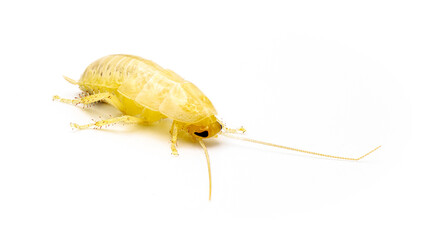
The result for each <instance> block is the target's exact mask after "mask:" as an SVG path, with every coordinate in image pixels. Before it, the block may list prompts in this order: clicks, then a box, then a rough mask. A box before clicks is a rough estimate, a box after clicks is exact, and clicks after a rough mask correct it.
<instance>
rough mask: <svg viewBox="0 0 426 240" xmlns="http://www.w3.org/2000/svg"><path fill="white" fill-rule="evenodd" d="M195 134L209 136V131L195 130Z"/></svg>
mask: <svg viewBox="0 0 426 240" xmlns="http://www.w3.org/2000/svg"><path fill="white" fill-rule="evenodd" d="M194 134H195V135H197V136H200V137H207V136H208V135H209V132H208V131H204V132H194Z"/></svg>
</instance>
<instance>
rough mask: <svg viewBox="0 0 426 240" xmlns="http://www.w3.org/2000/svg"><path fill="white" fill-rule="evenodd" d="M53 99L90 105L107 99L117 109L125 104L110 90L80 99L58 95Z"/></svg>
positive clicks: (120, 108)
mask: <svg viewBox="0 0 426 240" xmlns="http://www.w3.org/2000/svg"><path fill="white" fill-rule="evenodd" d="M53 100H58V101H60V102H63V103H70V104H75V105H77V104H84V105H89V104H92V103H95V102H99V101H105V102H107V103H109V104H111V105H113V106H114V107H116V108H117V109H119V110H120V111H121V110H122V109H123V104H122V103H121V102H120V100H119V99H118V98H117V96H115V95H114V94H113V93H109V92H102V93H96V94H92V95H89V96H85V97H82V98H78V99H66V98H61V97H59V96H58V95H55V96H53Z"/></svg>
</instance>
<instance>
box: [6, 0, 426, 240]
mask: <svg viewBox="0 0 426 240" xmlns="http://www.w3.org/2000/svg"><path fill="white" fill-rule="evenodd" d="M423 2H424V1H371V0H369V1H352V2H351V3H350V2H349V1H276V2H273V1H258V2H254V1H240V2H239V1H214V2H213V1H212V2H205V1H204V2H203V1H155V3H153V1H149V2H148V1H134V2H130V1H114V2H113V1H98V2H92V1H69V2H67V3H65V2H59V1H14V2H13V3H11V1H10V2H9V3H5V2H2V3H1V4H0V24H1V29H0V33H1V38H0V43H1V45H0V50H1V56H0V61H1V63H0V66H1V75H0V76H1V83H2V84H1V87H2V91H1V94H0V100H1V101H0V104H1V112H2V114H1V120H0V121H1V128H2V130H1V139H2V143H1V151H0V154H1V160H0V239H385V238H386V239H392V238H393V239H425V238H426V233H425V225H426V220H425V215H426V207H425V202H426V197H425V195H424V194H425V183H426V177H425V170H426V164H425V160H426V153H425V152H424V151H423V148H424V147H425V145H424V143H425V140H424V135H425V133H426V131H425V120H426V118H425V111H424V109H425V103H426V101H425V100H426V99H425V97H424V92H425V87H424V85H422V84H423V83H424V82H425V77H426V71H425V66H426V57H425V56H426V47H425V43H426V33H425V29H426V28H425V27H426V17H425V12H426V8H425V6H424V5H423ZM113 53H127V54H134V55H139V56H141V57H144V58H147V59H150V60H153V61H155V62H157V63H158V64H160V65H161V66H163V67H165V68H170V69H172V70H174V71H175V72H177V73H178V74H179V75H181V76H183V77H184V78H185V79H187V80H189V81H191V82H193V83H195V84H196V85H197V86H198V87H199V88H200V89H202V91H203V92H204V93H205V94H206V95H207V96H208V97H209V98H210V100H211V101H212V102H213V103H214V105H215V107H216V108H217V110H218V112H219V117H220V118H221V119H223V120H224V121H225V122H226V123H227V124H228V125H229V126H231V127H239V126H240V125H243V126H244V127H245V128H246V129H247V130H248V132H247V136H248V137H251V138H256V139H259V140H265V141H270V142H274V143H278V144H283V145H286V146H292V147H299V148H303V149H307V150H312V151H318V152H325V153H331V154H336V155H343V156H354V157H356V156H359V155H362V154H363V153H365V152H367V151H369V150H370V149H372V148H374V147H375V146H377V145H383V147H382V148H381V149H380V150H379V151H377V152H375V153H374V154H372V155H370V156H368V157H367V158H365V159H362V160H361V161H358V162H354V161H344V160H331V159H324V158H316V157H312V156H306V155H303V154H299V153H295V152H288V151H284V150H280V149H273V148H269V147H264V146H259V145H254V144H250V143H245V142H240V141H237V140H232V139H226V138H225V137H223V136H222V137H219V138H217V139H211V140H208V141H207V143H206V144H207V147H208V149H209V153H210V156H211V162H212V175H213V193H212V201H208V175H207V167H206V163H205V158H204V154H203V152H202V149H201V148H200V147H199V146H198V145H197V144H196V143H192V142H191V141H187V140H181V141H179V153H180V155H179V156H178V157H173V156H172V155H171V153H170V144H169V134H168V131H169V127H170V122H169V121H162V122H160V123H159V124H156V125H155V126H151V127H143V126H132V125H125V126H123V125H116V126H113V127H110V128H108V129H106V130H84V131H75V130H74V131H73V130H72V129H71V128H70V126H69V122H77V123H88V122H91V119H99V118H108V117H110V115H111V116H118V115H119V114H120V113H119V112H117V111H116V110H114V109H113V108H111V107H109V106H106V105H99V106H94V107H91V108H88V109H82V108H80V107H75V106H72V105H67V104H63V103H59V102H52V96H53V95H55V94H58V95H60V96H62V97H68V98H73V97H75V96H77V95H78V93H79V90H78V88H77V87H76V86H73V85H70V84H69V83H67V82H66V81H65V80H63V78H62V75H67V76H69V77H71V78H74V79H78V78H79V76H80V75H81V74H82V72H83V71H84V69H85V67H86V66H87V65H88V64H90V63H91V62H92V61H94V60H96V59H98V58H100V57H102V56H105V55H108V54H113Z"/></svg>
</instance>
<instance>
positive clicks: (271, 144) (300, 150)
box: [222, 132, 381, 160]
mask: <svg viewBox="0 0 426 240" xmlns="http://www.w3.org/2000/svg"><path fill="white" fill-rule="evenodd" d="M222 135H224V136H226V137H229V138H234V139H238V140H243V141H247V142H252V143H258V144H263V145H267V146H271V147H277V148H283V149H287V150H291V151H296V152H301V153H306V154H311V155H317V156H321V157H327V158H336V159H345V160H360V159H362V158H364V157H366V156H367V155H369V154H370V153H372V152H374V151H376V150H377V149H379V148H380V147H381V146H378V147H376V148H375V149H373V150H371V151H369V152H368V153H366V154H364V155H362V156H361V157H359V158H349V157H339V156H333V155H328V154H323V153H316V152H311V151H306V150H302V149H297V148H292V147H286V146H281V145H277V144H273V143H268V142H262V141H259V140H254V139H250V138H246V137H240V136H234V135H230V134H228V133H224V132H222Z"/></svg>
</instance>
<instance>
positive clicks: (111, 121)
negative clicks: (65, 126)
mask: <svg viewBox="0 0 426 240" xmlns="http://www.w3.org/2000/svg"><path fill="white" fill-rule="evenodd" d="M118 122H123V123H140V124H143V123H145V121H144V120H143V119H140V118H137V117H133V116H129V115H123V116H120V117H115V118H110V119H106V120H101V121H97V122H94V123H89V124H85V125H78V124H76V123H71V127H73V128H77V129H86V128H90V127H94V128H102V127H103V126H108V125H111V124H114V123H118Z"/></svg>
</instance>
